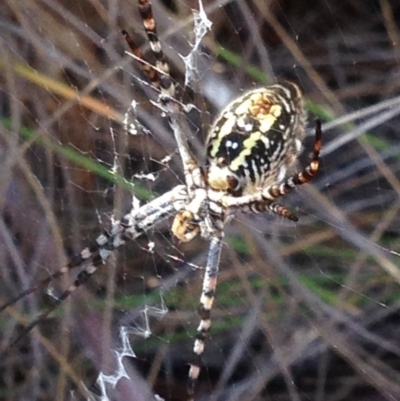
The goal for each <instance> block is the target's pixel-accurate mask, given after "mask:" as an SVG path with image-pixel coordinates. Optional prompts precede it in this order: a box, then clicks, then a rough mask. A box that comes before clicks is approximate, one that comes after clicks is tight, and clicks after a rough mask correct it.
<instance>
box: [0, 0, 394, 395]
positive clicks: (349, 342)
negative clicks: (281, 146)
mask: <svg viewBox="0 0 400 401" xmlns="http://www.w3.org/2000/svg"><path fill="white" fill-rule="evenodd" d="M77 3H79V4H77V5H73V6H71V5H68V6H67V5H66V4H65V3H64V2H56V1H54V0H41V1H33V0H23V1H21V2H19V3H18V4H15V3H14V2H5V3H4V4H2V5H1V6H0V7H1V10H2V13H1V15H2V17H1V19H0V24H1V27H2V32H3V33H4V35H3V38H2V39H1V41H0V45H1V46H0V71H1V73H0V85H1V89H2V95H1V98H0V99H1V101H2V103H1V107H2V108H1V110H2V116H3V117H2V120H1V124H0V132H1V136H0V138H1V139H0V140H1V145H2V146H1V152H2V153H1V155H2V157H1V160H0V162H1V171H2V174H1V176H2V179H1V183H2V185H1V186H0V188H1V191H0V194H1V196H0V199H1V201H2V202H1V203H0V205H1V210H2V219H1V222H0V233H1V234H0V235H1V240H0V251H1V252H0V255H1V256H0V257H1V261H2V263H1V266H2V268H1V270H0V274H1V283H0V285H1V287H0V288H1V289H0V298H1V299H0V301H4V300H5V299H8V298H10V297H12V296H13V295H15V294H18V293H19V292H21V290H22V289H25V288H28V287H29V286H30V285H31V284H32V283H33V282H36V281H37V280H38V279H40V278H43V277H45V276H46V275H47V274H48V273H49V272H53V271H55V270H56V269H57V268H58V267H60V266H63V265H64V264H65V261H66V260H65V253H66V252H65V251H67V254H73V253H76V252H79V251H80V250H81V249H82V248H83V247H84V246H86V245H87V244H88V242H90V241H91V240H92V239H94V238H96V236H97V235H98V234H99V228H100V227H108V226H109V225H110V221H112V220H113V219H119V218H120V217H121V216H122V215H123V214H124V212H125V211H126V210H127V209H129V207H130V205H131V204H134V205H137V204H138V203H139V202H140V203H144V202H145V201H146V200H148V199H149V198H151V197H153V196H156V195H157V194H162V193H164V192H165V191H166V190H168V189H170V188H172V187H173V186H174V185H176V184H178V183H181V182H182V178H183V177H182V172H181V168H180V161H179V157H178V155H177V152H176V146H175V143H174V140H173V137H172V135H171V132H170V129H169V127H168V124H167V123H166V121H165V119H164V118H163V117H162V116H161V113H160V110H159V109H158V108H157V107H155V102H156V98H157V96H156V93H155V92H154V90H153V89H152V88H151V85H150V84H149V83H148V80H147V79H146V77H145V76H144V74H143V73H142V72H141V71H140V68H139V66H138V65H137V64H135V62H134V61H133V60H132V59H131V58H130V57H128V56H127V55H125V54H124V50H125V47H124V45H125V44H124V43H123V39H122V38H121V37H120V35H119V30H120V29H121V28H125V29H128V30H129V31H132V30H134V32H132V34H133V35H135V36H134V39H135V41H137V43H138V44H144V47H146V44H145V41H144V40H143V38H144V36H143V31H142V29H141V28H139V27H141V24H140V21H139V19H138V14H137V10H136V4H135V2H127V1H124V0H120V1H118V2H117V1H110V2H108V3H107V5H104V4H99V3H96V2H90V1H87V2H83V1H82V2H77ZM153 3H155V4H154V14H155V18H156V22H157V26H158V30H159V32H160V37H161V40H162V43H163V45H164V50H165V52H166V55H167V57H168V59H169V60H171V65H172V67H173V70H172V73H173V76H174V77H176V78H177V81H178V82H179V83H181V85H182V86H181V87H180V88H179V90H180V93H183V95H184V96H183V101H182V102H183V105H184V106H185V110H187V116H188V123H189V128H190V132H188V133H187V135H188V138H189V140H190V143H191V147H192V149H193V152H194V153H195V154H196V156H197V157H198V158H199V159H200V160H202V158H203V157H204V155H203V146H202V143H203V139H204V138H203V132H206V129H207V125H208V124H209V122H210V121H211V120H212V119H213V117H214V116H215V115H216V114H217V112H218V110H220V109H221V108H222V107H223V106H224V105H225V104H227V103H228V102H229V100H231V99H233V98H234V97H235V96H237V95H238V94H240V93H241V91H242V90H244V89H246V88H250V87H252V86H253V85H259V84H261V83H264V82H271V81H272V78H273V76H274V74H276V76H279V77H283V78H287V79H291V80H293V81H295V82H298V83H300V84H301V86H302V87H303V88H304V91H305V93H306V94H307V97H308V98H309V99H312V102H311V101H310V104H309V108H310V109H312V110H313V112H314V113H315V114H316V115H318V116H319V117H320V118H322V119H323V120H324V121H328V122H327V124H326V125H325V127H324V136H323V149H324V150H323V166H322V172H321V174H320V175H319V176H318V178H317V179H316V180H315V181H314V182H313V185H307V186H305V187H302V188H301V189H299V190H298V191H296V193H294V194H292V195H291V196H289V197H287V198H285V199H284V200H283V202H284V203H285V204H287V205H288V206H290V207H291V208H292V209H293V210H295V211H296V212H297V214H298V216H299V218H300V221H299V223H298V224H297V225H294V224H292V223H290V222H285V221H282V220H279V219H275V218H273V219H271V218H270V217H269V216H243V215H238V216H237V217H236V218H235V220H234V221H233V222H232V224H230V226H229V227H228V228H227V232H226V238H225V245H224V249H223V260H222V265H221V275H220V284H219V286H218V290H217V298H216V307H215V310H214V311H213V313H212V316H213V329H212V336H211V338H210V340H209V341H208V342H207V344H206V351H205V354H204V358H203V360H204V365H205V366H206V367H205V368H204V369H203V373H202V376H201V377H200V388H199V399H202V398H206V399H212V400H217V399H229V400H241V399H269V398H270V399H278V398H279V397H280V399H283V400H286V399H287V400H289V399H290V400H323V399H334V400H336V399H340V400H343V399H344V400H347V399H349V400H350V399H355V398H357V399H367V398H369V399H371V398H373V399H385V400H397V399H400V387H399V384H398V383H400V380H399V379H400V378H399V370H400V364H399V361H400V349H399V347H398V338H399V331H400V324H399V319H398V316H399V315H398V305H399V303H398V293H399V291H398V288H399V269H398V266H399V263H398V261H399V246H398V243H399V235H398V232H399V230H398V225H399V224H398V209H399V206H398V205H399V202H398V193H399V188H400V187H399V164H398V163H399V159H398V154H399V145H398V140H397V137H398V135H397V133H396V132H397V126H398V120H399V117H398V114H399V111H400V99H399V97H398V96H397V93H398V87H397V86H398V84H397V82H398V70H399V57H400V51H399V48H398V43H400V40H399V39H398V38H399V35H400V34H399V31H400V27H399V26H398V23H397V21H398V15H399V13H400V9H399V7H398V6H397V5H396V4H393V2H392V3H390V2H388V1H385V0H381V1H379V2H370V3H368V4H366V3H365V2H361V1H359V2H355V3H354V2H350V1H348V2H346V1H345V2H342V3H341V4H337V2H333V1H327V2H324V3H321V4H319V3H318V4H317V3H316V4H315V5H312V6H310V4H309V3H307V4H306V3H304V4H303V2H291V1H288V2H283V3H282V2H281V3H280V2H278V3H274V4H271V5H267V4H266V2H228V1H226V2H211V3H210V2H207V3H204V4H203V3H201V2H200V3H199V4H198V6H197V7H198V11H197V13H195V14H193V11H192V10H191V9H189V8H187V7H183V5H182V4H181V3H173V2H170V3H168V4H167V6H165V5H162V4H160V3H159V2H155V1H154V2H153ZM264 3H265V4H264ZM280 7H281V8H280ZM299 15H300V16H302V18H299ZM209 21H211V22H212V25H210V23H209ZM207 30H210V31H211V34H209V33H208V34H207ZM203 34H207V35H206V37H204V38H203ZM145 55H146V56H147V57H148V60H149V62H152V61H153V60H152V58H151V54H148V52H145ZM217 56H218V57H217ZM28 66H32V67H33V68H34V71H31V70H30V69H29V68H28ZM182 83H183V84H182ZM73 88H77V89H78V90H79V97H78V98H77V97H76V93H74V92H73ZM200 94H201V95H200ZM126 110H129V113H128V114H125V111H126ZM136 119H137V122H136ZM312 120H313V117H311V118H310V123H309V134H310V136H309V137H308V138H307V140H306V141H305V144H304V146H305V151H304V152H303V155H302V157H301V160H300V164H301V165H304V163H305V161H306V160H307V156H308V153H309V150H310V149H311V146H312V145H311V144H312V134H313V121H312ZM124 124H125V126H126V127H128V128H129V132H130V134H129V135H128V134H126V133H125V130H124ZM132 183H133V184H132ZM206 250H207V243H206V242H205V241H202V240H201V239H196V240H195V241H193V242H192V243H189V244H186V245H182V244H179V243H178V242H177V241H176V240H174V239H173V238H172V236H171V233H170V229H169V224H168V222H166V223H165V225H161V226H160V227H159V228H158V229H157V230H154V231H152V232H150V233H149V234H148V235H147V236H145V237H143V238H140V239H138V240H137V241H135V242H133V243H129V244H127V245H126V246H124V247H123V248H122V249H120V250H119V251H118V252H115V253H114V255H113V257H112V258H111V260H110V261H109V263H108V264H107V266H105V267H104V268H102V269H99V271H98V272H97V273H96V274H95V275H94V276H93V280H91V281H90V282H89V283H88V284H87V285H85V286H84V287H82V288H80V289H79V290H78V291H76V292H75V293H74V294H73V295H72V297H71V299H70V300H68V301H67V302H65V303H64V305H63V307H62V308H60V309H59V310H58V311H57V312H56V313H54V314H53V315H52V318H50V319H48V320H47V321H46V322H44V323H43V324H41V325H40V327H39V328H40V333H38V332H35V333H32V335H29V336H28V337H27V338H26V339H25V340H24V342H23V343H22V344H21V345H20V347H19V348H18V349H17V350H16V351H14V353H12V357H10V358H9V359H8V360H7V361H3V362H2V363H1V364H0V369H1V377H2V379H1V381H0V386H1V387H0V388H1V390H2V391H1V392H0V399H2V398H3V399H7V400H13V399H16V400H17V399H18V400H20V399H30V400H34V399H40V400H46V399H52V400H53V399H55V398H57V399H60V400H61V399H75V400H81V399H88V398H89V396H90V397H92V399H99V400H102V401H103V400H107V399H110V400H111V399H112V400H119V399H124V400H125V399H132V398H134V399H144V400H145V399H150V397H152V395H151V394H152V393H156V394H159V396H160V397H162V398H164V399H171V400H172V399H185V392H184V385H185V380H186V375H187V369H188V367H187V363H188V361H189V359H190V352H191V347H192V343H193V340H194V333H195V328H196V325H197V323H198V318H197V316H196V307H197V303H198V297H199V294H200V286H201V273H202V268H203V266H204V261H205V256H206ZM75 274H76V273H72V274H71V275H70V276H69V277H66V278H63V279H61V280H59V281H56V282H54V283H52V284H51V286H49V287H48V288H46V289H45V290H41V291H39V292H38V293H36V294H35V295H33V296H29V297H27V298H26V299H25V300H24V301H21V302H19V303H18V304H16V305H15V306H14V307H13V308H9V309H8V310H7V311H6V312H3V314H2V315H0V323H1V331H0V333H1V334H0V341H1V344H2V346H3V345H5V344H7V343H9V342H10V341H11V339H12V338H14V337H15V335H16V333H17V332H18V331H19V330H20V328H21V327H20V325H22V324H25V323H26V322H27V321H31V320H32V319H33V318H34V317H35V316H36V315H37V314H38V313H39V311H41V310H42V308H44V307H45V306H46V305H49V304H51V303H52V302H53V299H54V298H57V297H58V296H59V295H60V293H61V291H62V289H64V288H66V287H67V286H68V284H69V283H70V282H71V280H73V278H74V276H75ZM49 295H50V296H49ZM17 351H18V352H17ZM38 372H40V377H39V376H38ZM96 380H97V381H96ZM2 394H5V395H4V396H3V395H2ZM218 397H220V398H218ZM268 397H269V398H268Z"/></svg>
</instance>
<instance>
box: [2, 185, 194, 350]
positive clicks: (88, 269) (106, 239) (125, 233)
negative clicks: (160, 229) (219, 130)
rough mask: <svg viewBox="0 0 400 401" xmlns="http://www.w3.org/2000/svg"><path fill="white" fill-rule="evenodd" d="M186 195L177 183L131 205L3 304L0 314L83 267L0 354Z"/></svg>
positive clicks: (179, 207) (158, 221) (184, 190)
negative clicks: (61, 263)
mask: <svg viewBox="0 0 400 401" xmlns="http://www.w3.org/2000/svg"><path fill="white" fill-rule="evenodd" d="M186 196H187V195H186V189H185V186H183V185H178V186H176V187H175V188H174V189H172V190H171V191H169V192H166V193H165V194H164V195H162V196H160V197H158V198H157V199H155V200H153V201H151V202H149V203H147V204H145V205H144V206H141V207H139V208H132V209H131V210H130V211H129V212H128V213H127V214H125V216H124V217H123V218H122V219H121V220H117V221H115V222H114V223H113V224H112V227H111V229H110V230H109V231H104V232H103V233H102V234H101V235H99V236H98V237H97V238H96V240H95V241H94V243H93V244H92V245H91V246H89V247H87V248H85V249H83V250H82V251H81V252H80V253H79V254H78V255H76V256H75V257H73V258H71V259H70V262H69V263H68V264H67V265H66V266H64V267H62V268H61V269H59V270H57V271H56V272H54V273H52V274H50V275H49V276H48V277H46V278H45V279H43V280H42V281H40V282H38V283H36V284H34V285H32V286H31V287H30V288H28V289H27V290H25V291H23V292H21V293H20V294H19V295H18V296H16V297H15V298H12V299H10V300H9V301H7V302H6V303H5V304H3V305H2V306H1V307H0V313H1V312H2V311H4V310H5V309H6V308H7V307H9V306H10V305H13V304H14V303H15V302H17V301H19V300H20V299H22V298H23V297H25V296H26V295H28V294H31V293H33V292H35V291H37V290H38V289H40V288H43V287H45V286H47V285H48V284H49V283H50V282H51V281H52V280H54V279H56V278H58V277H60V276H63V275H65V274H67V273H68V272H69V271H70V270H72V269H74V268H78V267H80V266H83V270H82V271H81V272H79V274H78V275H77V277H76V279H75V280H74V282H73V283H72V284H71V285H70V286H69V287H68V288H67V289H66V290H65V291H64V292H63V293H62V294H61V295H60V296H59V297H58V298H57V299H56V301H55V303H54V304H53V305H52V306H51V307H50V308H48V309H46V310H45V311H44V312H43V313H42V314H40V315H39V316H38V317H37V318H36V319H35V320H33V321H32V322H31V323H30V324H29V325H28V326H26V327H25V328H24V329H23V330H22V332H21V333H20V334H19V336H18V337H17V338H16V339H14V340H13V342H12V343H11V344H9V345H8V346H7V348H6V349H4V350H3V351H2V353H1V354H0V356H4V354H5V353H7V352H8V351H9V350H10V349H12V347H13V346H14V345H15V344H17V343H18V342H19V341H20V340H21V339H22V338H23V337H24V336H25V335H27V334H28V333H29V332H30V331H31V330H32V329H33V328H34V327H35V326H37V325H38V324H39V323H40V322H42V321H43V320H45V319H46V318H47V317H48V316H49V315H50V313H51V312H53V311H54V310H55V309H56V308H57V307H59V306H60V304H61V303H62V302H63V301H64V300H65V299H66V298H68V297H69V296H70V295H71V294H72V293H73V292H74V291H76V289H77V288H78V287H80V286H81V285H82V284H84V283H85V282H86V281H87V280H88V279H89V278H90V276H92V275H93V274H94V273H95V272H96V270H97V269H98V267H99V266H101V265H103V264H104V263H105V262H106V261H107V259H108V258H109V256H110V254H111V253H112V252H113V250H115V249H117V248H118V247H120V246H121V245H123V244H124V243H125V241H126V240H133V239H136V238H138V237H139V236H140V235H142V234H143V233H145V232H146V231H148V230H150V229H151V228H153V227H155V226H157V224H159V223H160V222H161V221H163V220H165V219H166V218H168V217H169V216H171V215H174V214H175V213H176V211H177V210H180V209H181V208H182V204H183V202H184V201H185V199H186Z"/></svg>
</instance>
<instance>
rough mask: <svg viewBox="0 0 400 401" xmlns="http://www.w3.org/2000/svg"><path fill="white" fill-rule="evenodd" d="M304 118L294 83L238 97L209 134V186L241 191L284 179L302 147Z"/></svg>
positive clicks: (221, 115) (223, 112)
mask: <svg viewBox="0 0 400 401" xmlns="http://www.w3.org/2000/svg"><path fill="white" fill-rule="evenodd" d="M305 121H306V112H305V109H304V105H303V97H302V94H301V92H300V89H299V88H298V86H297V85H295V84H293V83H290V82H284V83H280V84H276V85H271V86H268V87H263V88H257V89H253V90H251V91H249V92H246V93H245V94H243V95H242V96H241V97H240V98H238V99H236V100H234V101H233V102H232V103H230V104H229V105H228V106H227V107H226V108H225V109H224V110H223V111H222V112H221V114H220V115H219V117H218V118H217V120H216V121H215V123H214V124H213V126H212V127H211V130H210V133H209V136H208V139H207V164H208V166H207V168H208V169H207V181H208V184H209V185H210V187H211V188H213V189H215V190H221V191H229V192H230V193H232V194H233V195H237V196H240V195H246V194H251V193H253V192H255V191H256V190H257V189H259V188H261V187H265V186H267V185H271V184H272V183H276V182H280V181H282V180H283V178H284V177H285V174H286V170H287V168H288V167H289V166H290V165H292V164H293V163H294V161H295V160H296V156H297V154H298V153H299V151H300V149H301V142H302V139H303V136H304V127H305Z"/></svg>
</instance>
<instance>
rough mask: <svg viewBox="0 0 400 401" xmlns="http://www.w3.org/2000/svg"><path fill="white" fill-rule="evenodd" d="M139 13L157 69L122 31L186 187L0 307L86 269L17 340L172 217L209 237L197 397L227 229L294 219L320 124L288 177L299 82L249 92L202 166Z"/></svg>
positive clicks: (298, 120)
mask: <svg viewBox="0 0 400 401" xmlns="http://www.w3.org/2000/svg"><path fill="white" fill-rule="evenodd" d="M138 5H139V11H140V14H141V17H142V19H143V24H144V28H145V31H146V33H147V37H148V40H149V43H150V47H151V50H152V52H153V54H154V56H155V59H156V64H155V66H150V65H148V64H147V63H146V62H144V61H141V60H143V57H142V55H141V53H140V51H139V50H138V49H137V48H136V47H135V45H134V43H133V40H132V39H131V37H130V36H129V34H128V33H127V32H126V31H122V33H123V35H124V36H125V39H126V41H127V43H128V45H129V47H130V48H131V50H132V52H133V53H134V55H135V58H136V59H138V60H139V63H140V64H141V65H142V67H143V70H144V72H145V73H146V74H147V76H148V77H149V79H150V81H151V84H152V86H153V87H154V88H155V90H157V91H158V92H159V97H158V101H159V105H160V107H161V108H162V110H163V112H164V113H165V115H166V116H167V118H168V120H169V124H170V127H171V130H172V132H173V134H174V137H175V140H176V144H177V148H178V151H179V154H180V158H181V161H182V166H183V171H184V177H185V184H184V185H177V186H176V187H175V188H173V189H172V190H170V191H168V192H167V193H165V194H163V195H161V196H160V197H158V198H157V199H155V200H152V201H150V202H148V203H147V204H145V205H143V206H140V207H132V209H131V210H129V211H128V213H127V214H125V216H124V217H123V218H122V219H121V220H119V221H115V222H113V224H112V227H111V229H110V230H108V231H104V232H103V233H102V234H101V235H100V236H98V237H97V239H96V240H95V242H94V243H93V244H92V245H91V246H89V247H87V248H85V249H83V250H82V251H81V252H80V254H79V255H77V256H76V257H74V258H72V259H71V260H70V262H69V264H68V265H67V266H65V267H63V268H61V269H60V270H58V271H56V272H54V273H53V274H51V275H49V276H48V277H47V278H46V279H44V280H42V281H41V282H39V283H37V284H35V285H33V286H32V287H30V288H29V289H27V290H26V291H23V292H22V293H20V294H19V295H18V296H17V297H15V298H13V299H10V300H9V301H8V302H7V303H5V304H4V305H2V306H1V308H0V312H1V311H3V310H4V309H6V308H7V307H8V306H10V305H11V304H13V303H15V302H16V301H18V300H19V299H21V298H22V297H24V296H25V295H27V294H30V293H32V292H34V291H36V290H37V289H38V288H41V287H43V286H45V285H47V284H48V283H49V282H50V281H51V280H53V279H54V278H57V277H60V276H62V275H64V274H66V273H68V272H69V271H70V270H71V269H73V268H75V267H78V266H82V265H83V266H84V268H83V270H82V271H81V272H80V273H79V274H78V275H77V278H76V279H75V281H74V283H73V284H71V285H70V286H69V287H68V288H67V289H66V290H65V291H64V292H63V293H62V294H61V296H60V297H59V298H58V299H57V300H56V302H55V303H54V305H53V306H52V307H51V308H49V309H47V310H46V311H44V312H43V313H42V314H41V315H40V316H38V317H37V318H36V319H35V320H34V321H33V322H31V323H30V324H29V325H28V326H26V327H25V329H24V330H23V332H22V333H21V334H20V336H19V337H18V338H16V340H15V341H14V342H13V344H15V343H16V342H18V341H19V339H20V338H21V337H23V336H24V335H26V334H27V333H28V332H29V331H30V330H32V329H33V327H35V326H36V325H37V324H38V323H40V322H41V321H43V320H44V319H46V318H47V317H48V316H49V314H50V313H51V312H52V311H53V310H54V309H55V308H56V307H57V306H59V305H60V304H61V303H62V302H63V300H65V299H66V298H67V297H69V296H70V295H71V294H72V293H73V292H74V291H75V290H76V289H77V288H78V287H79V286H81V285H82V284H83V283H85V282H86V281H87V280H88V279H89V277H90V276H91V275H92V274H94V273H95V272H96V270H97V269H98V268H99V267H100V266H101V265H103V264H105V262H106V261H107V259H108V258H109V256H110V254H111V253H112V252H113V250H115V249H116V248H118V247H120V246H121V245H123V244H124V243H125V242H126V241H127V240H132V239H135V238H137V237H139V236H140V235H142V234H143V233H145V232H146V231H147V230H149V229H150V228H153V227H156V226H157V224H158V223H159V222H160V221H162V220H164V219H166V218H168V217H169V216H171V215H175V218H174V221H173V223H172V233H173V235H174V236H175V237H176V238H177V239H179V240H180V241H182V242H188V241H191V240H193V239H194V238H195V237H196V236H198V235H200V236H202V237H203V238H205V239H207V240H209V241H210V247H209V252H208V258H207V263H206V267H205V272H204V278H203V286H202V293H201V297H200V306H199V315H200V324H199V326H198V328H197V335H196V340H195V344H194V348H193V360H192V361H191V362H190V368H189V373H188V400H189V401H191V400H194V394H195V391H194V390H195V384H196V381H197V379H198V377H199V373H200V366H201V356H202V354H203V352H204V344H205V340H206V338H207V337H208V335H209V332H210V328H211V318H210V315H211V309H212V306H213V303H214V299H215V293H216V289H217V276H218V270H219V260H220V254H221V247H222V241H223V236H224V228H225V225H226V224H227V223H228V221H229V220H230V218H231V217H232V216H233V215H234V214H235V213H236V212H238V211H245V212H254V213H262V212H265V211H270V212H272V213H274V214H276V215H278V216H282V217H284V218H287V219H290V220H292V221H297V217H296V216H295V215H294V214H293V213H292V212H291V211H290V210H289V209H287V208H286V207H285V206H284V205H282V204H280V203H278V202H277V200H278V199H279V198H280V197H283V196H285V195H287V194H289V193H290V192H291V191H292V190H293V189H294V188H296V187H297V186H298V185H302V184H305V183H307V182H309V181H310V180H311V179H312V178H313V177H314V176H315V175H316V174H317V173H318V169H319V154H320V150H321V135H322V132H321V123H320V122H319V121H317V123H316V130H315V142H314V149H313V156H312V159H311V161H310V162H309V164H308V165H307V166H306V167H305V168H304V169H303V170H302V171H301V172H299V173H296V174H293V175H289V176H287V173H288V172H289V170H290V169H291V168H292V167H293V165H294V163H295V161H296V159H297V156H298V154H299V153H300V151H301V147H302V141H303V139H304V136H305V125H306V111H305V107H304V103H303V95H302V93H301V91H300V89H299V87H298V86H297V85H296V84H294V83H291V82H280V83H276V84H273V85H270V86H265V87H259V88H255V89H251V90H249V91H247V92H245V93H244V94H242V95H241V96H240V97H238V98H237V99H235V100H234V101H232V102H231V103H230V104H228V105H227V106H226V107H225V108H224V109H223V110H222V112H221V113H220V114H219V116H218V117H217V118H216V120H215V122H214V123H213V125H212V126H211V127H210V129H209V132H208V136H207V141H206V155H207V157H206V165H205V166H200V164H199V163H198V162H197V160H196V159H195V157H194V156H193V155H192V152H191V150H190V148H189V145H188V142H187V138H186V136H185V132H184V129H182V127H184V125H183V124H182V118H183V114H184V113H183V112H184V110H183V108H182V106H181V103H180V102H179V101H177V94H176V85H175V83H174V81H173V80H172V78H171V76H170V68H169V65H168V62H167V61H166V59H165V57H164V54H163V51H162V47H161V44H160V42H159V39H158V35H157V31H156V24H155V21H154V18H153V14H152V10H151V4H150V2H149V0H138Z"/></svg>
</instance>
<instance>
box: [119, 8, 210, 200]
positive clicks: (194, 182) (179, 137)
mask: <svg viewBox="0 0 400 401" xmlns="http://www.w3.org/2000/svg"><path fill="white" fill-rule="evenodd" d="M138 7H139V12H140V15H141V17H142V21H143V26H144V28H145V31H146V34H147V37H148V39H149V43H150V48H151V50H152V52H153V54H154V57H155V59H156V66H155V67H153V66H150V65H149V64H147V63H146V62H144V61H139V62H140V64H141V65H142V66H143V69H144V71H145V72H146V73H147V75H148V76H149V78H150V80H151V81H152V83H153V84H154V86H155V87H156V88H159V89H160V95H159V102H160V104H161V106H162V108H163V111H164V112H165V113H166V115H167V117H168V119H169V123H170V126H171V128H172V131H173V133H174V136H175V140H176V143H177V146H178V151H179V154H180V157H181V159H182V164H183V171H184V174H185V180H186V185H187V188H188V192H189V193H192V192H193V190H194V188H195V187H199V186H204V185H203V179H202V173H201V169H200V168H199V166H198V164H197V162H196V160H195V158H194V157H193V156H192V154H191V152H190V149H189V145H188V142H187V139H186V136H185V135H184V134H183V133H184V132H188V131H189V129H188V126H187V123H186V122H185V121H184V118H183V117H182V111H183V110H182V106H181V104H180V103H179V101H178V100H177V99H175V97H176V88H175V84H174V82H173V80H172V79H171V75H170V67H169V64H168V62H167V60H166V58H165V56H164V52H163V50H162V46H161V43H160V40H159V39H158V34H157V28H156V22H155V20H154V16H153V12H152V8H151V3H150V1H149V0H138ZM122 34H123V35H124V37H125V39H126V41H127V43H128V45H129V47H130V48H131V49H132V51H133V53H134V54H135V55H136V56H137V57H139V59H140V60H143V58H142V56H141V52H140V51H139V50H138V49H137V48H136V47H135V45H134V43H133V41H132V39H131V37H130V36H129V34H128V33H127V32H126V31H125V30H124V31H122ZM150 70H153V72H150Z"/></svg>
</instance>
